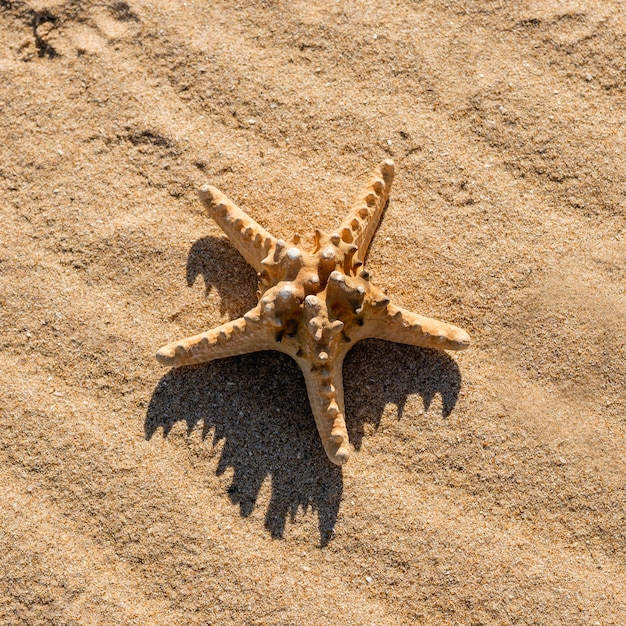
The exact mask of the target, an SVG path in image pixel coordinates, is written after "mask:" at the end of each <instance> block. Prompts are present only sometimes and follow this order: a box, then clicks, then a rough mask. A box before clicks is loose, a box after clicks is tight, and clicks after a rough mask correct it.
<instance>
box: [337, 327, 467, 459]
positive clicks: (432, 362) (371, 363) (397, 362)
mask: <svg viewBox="0 0 626 626" xmlns="http://www.w3.org/2000/svg"><path fill="white" fill-rule="evenodd" d="M372 355H375V357H374V358H372ZM343 372H344V388H345V398H346V413H347V415H346V422H347V427H348V432H349V433H350V441H351V442H352V445H353V446H354V447H355V449H357V450H359V449H360V447H361V442H362V440H363V437H364V435H365V427H366V424H372V425H373V426H374V428H376V429H377V428H378V426H379V424H380V420H381V417H382V415H383V411H384V409H385V406H386V405H387V404H388V403H393V404H395V405H396V406H397V407H398V418H399V419H400V418H402V416H403V413H404V406H405V404H406V401H407V398H408V396H410V395H414V394H418V395H419V396H421V398H422V401H423V403H424V408H425V409H426V410H428V408H429V407H430V405H431V403H432V401H433V399H434V397H435V396H436V395H437V394H439V395H440V397H441V404H442V415H443V417H448V416H449V415H450V413H451V412H452V410H453V409H454V406H455V405H456V402H457V399H458V396H459V390H460V388H461V373H460V371H459V367H458V365H457V364H456V361H455V360H454V359H453V358H452V357H451V356H449V355H448V354H447V353H445V352H441V351H439V350H430V349H427V348H418V347H414V346H407V345H403V344H398V343H390V342H388V341H380V340H378V339H367V340H365V341H361V342H359V343H358V344H356V346H355V347H354V348H353V349H352V350H350V352H348V355H347V356H346V360H345V362H344V368H343Z"/></svg>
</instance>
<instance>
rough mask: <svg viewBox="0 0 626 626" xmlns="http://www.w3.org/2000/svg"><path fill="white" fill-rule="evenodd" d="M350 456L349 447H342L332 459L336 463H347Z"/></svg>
mask: <svg viewBox="0 0 626 626" xmlns="http://www.w3.org/2000/svg"><path fill="white" fill-rule="evenodd" d="M349 458H350V450H348V448H344V447H341V448H339V449H338V450H337V452H335V454H333V456H331V457H330V460H331V461H332V462H333V463H334V464H335V465H345V464H346V463H347V462H348V459H349Z"/></svg>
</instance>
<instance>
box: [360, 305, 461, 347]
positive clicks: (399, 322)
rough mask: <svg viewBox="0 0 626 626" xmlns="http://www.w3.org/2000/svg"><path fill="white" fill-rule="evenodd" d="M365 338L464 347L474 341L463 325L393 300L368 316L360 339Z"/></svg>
mask: <svg viewBox="0 0 626 626" xmlns="http://www.w3.org/2000/svg"><path fill="white" fill-rule="evenodd" d="M365 338H376V339H385V340H386V341H394V342H396V343H405V344H408V345H410V346H421V347H422V348H436V349H438V350H464V349H465V348H467V347H468V346H469V343H470V337H469V335H468V334H467V333H466V332H465V331H464V330H463V329H462V328H458V327H457V326H453V325H452V324H446V323H445V322H440V321H439V320H435V319H432V318H430V317H423V316H422V315H417V313H411V311H407V310H406V309H403V308H401V307H399V306H395V305H393V304H388V305H387V306H386V307H385V309H384V310H381V311H373V312H372V314H371V315H370V316H368V318H367V320H366V322H365V324H364V325H363V327H362V331H361V333H360V337H359V339H365Z"/></svg>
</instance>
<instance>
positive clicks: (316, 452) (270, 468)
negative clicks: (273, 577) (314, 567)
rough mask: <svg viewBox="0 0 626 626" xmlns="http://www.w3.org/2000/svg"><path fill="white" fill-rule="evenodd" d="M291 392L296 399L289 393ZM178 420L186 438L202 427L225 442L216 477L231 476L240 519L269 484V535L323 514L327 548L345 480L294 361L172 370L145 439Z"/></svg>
mask: <svg viewBox="0 0 626 626" xmlns="http://www.w3.org/2000/svg"><path fill="white" fill-rule="evenodd" d="M276 372H280V376H277V375H276ZM296 381H300V382H299V384H298V383H297V382H296ZM285 382H287V383H288V384H287V385H285ZM286 388H287V389H288V388H292V389H293V390H294V391H293V393H291V394H289V393H285V389H286ZM179 421H185V422H186V423H187V429H188V432H191V431H192V430H193V429H194V428H196V427H197V426H198V425H201V427H202V433H203V437H204V438H208V437H209V436H211V437H212V442H213V445H214V446H215V445H217V444H218V443H219V442H220V441H221V440H223V441H224V445H223V448H222V451H221V456H220V459H219V461H218V468H217V474H218V475H221V474H223V473H224V472H225V471H226V470H227V469H228V468H232V469H233V478H232V482H231V484H230V486H229V488H228V494H229V497H230V500H231V502H232V503H233V504H237V505H239V510H240V514H241V515H242V517H247V516H249V515H250V514H251V513H252V511H253V510H254V507H255V506H256V502H257V498H258V495H259V492H260V490H261V486H262V484H263V482H264V481H265V479H266V478H268V477H269V478H270V479H271V495H270V501H269V504H268V508H267V512H266V516H265V526H266V528H267V529H268V531H269V532H270V534H271V536H272V537H275V538H281V537H283V535H284V531H285V525H286V522H287V519H288V518H290V519H291V520H292V521H293V520H294V519H295V517H296V515H297V513H298V511H299V510H300V509H302V510H303V511H304V512H305V513H306V512H308V511H313V512H316V513H317V515H318V527H319V532H320V544H321V546H322V547H324V546H326V545H327V544H328V543H329V541H330V539H331V537H332V534H333V529H334V526H335V523H336V520H337V515H338V513H339V503H340V501H341V494H342V491H343V478H342V473H341V469H340V468H339V467H337V466H335V465H332V464H331V463H330V462H329V461H328V459H327V458H326V454H325V453H324V450H323V448H322V445H321V442H320V439H319V436H318V434H317V430H316V428H315V422H314V420H313V418H312V416H311V415H310V409H309V405H308V402H307V400H306V390H305V387H304V381H303V380H302V375H301V373H300V370H299V369H298V366H297V365H296V363H295V362H293V361H292V360H291V359H290V358H289V357H287V356H285V355H283V354H280V353H278V352H259V353H255V354H248V355H243V356H240V357H235V358H227V359H221V360H219V361H214V362H212V363H206V364H204V365H197V366H192V367H182V368H179V369H174V370H171V371H170V372H168V373H167V374H166V375H165V376H164V377H163V378H162V379H161V380H160V381H159V383H158V385H157V387H156V389H155V391H154V393H153V395H152V398H151V401H150V405H149V407H148V412H147V415H146V420H145V435H146V438H147V439H150V438H152V436H153V435H154V433H155V432H156V430H157V429H158V428H162V429H163V436H164V437H167V436H168V434H169V432H170V430H171V429H172V427H173V426H174V424H175V423H176V422H179Z"/></svg>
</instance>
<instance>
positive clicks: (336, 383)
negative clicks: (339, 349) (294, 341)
mask: <svg viewBox="0 0 626 626" xmlns="http://www.w3.org/2000/svg"><path fill="white" fill-rule="evenodd" d="M296 361H298V364H299V365H300V368H301V369H302V373H303V374H304V380H305V382H306V389H307V393H308V396H309V402H310V403H311V411H312V412H313V417H314V418H315V424H316V425H317V430H318V432H319V434H320V438H321V440H322V445H323V446H324V450H325V451H326V454H327V455H328V458H329V459H330V460H331V461H332V462H333V463H335V464H336V465H343V464H344V463H345V462H346V461H347V460H348V457H349V456H350V443H349V440H348V431H347V429H346V422H345V418H344V414H345V407H344V400H343V380H342V373H341V370H342V364H343V363H342V362H343V358H340V359H337V360H335V361H334V362H331V363H330V364H329V365H328V366H327V367H324V368H319V369H316V368H313V367H311V363H310V362H309V361H304V360H303V361H301V360H299V359H297V358H296Z"/></svg>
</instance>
